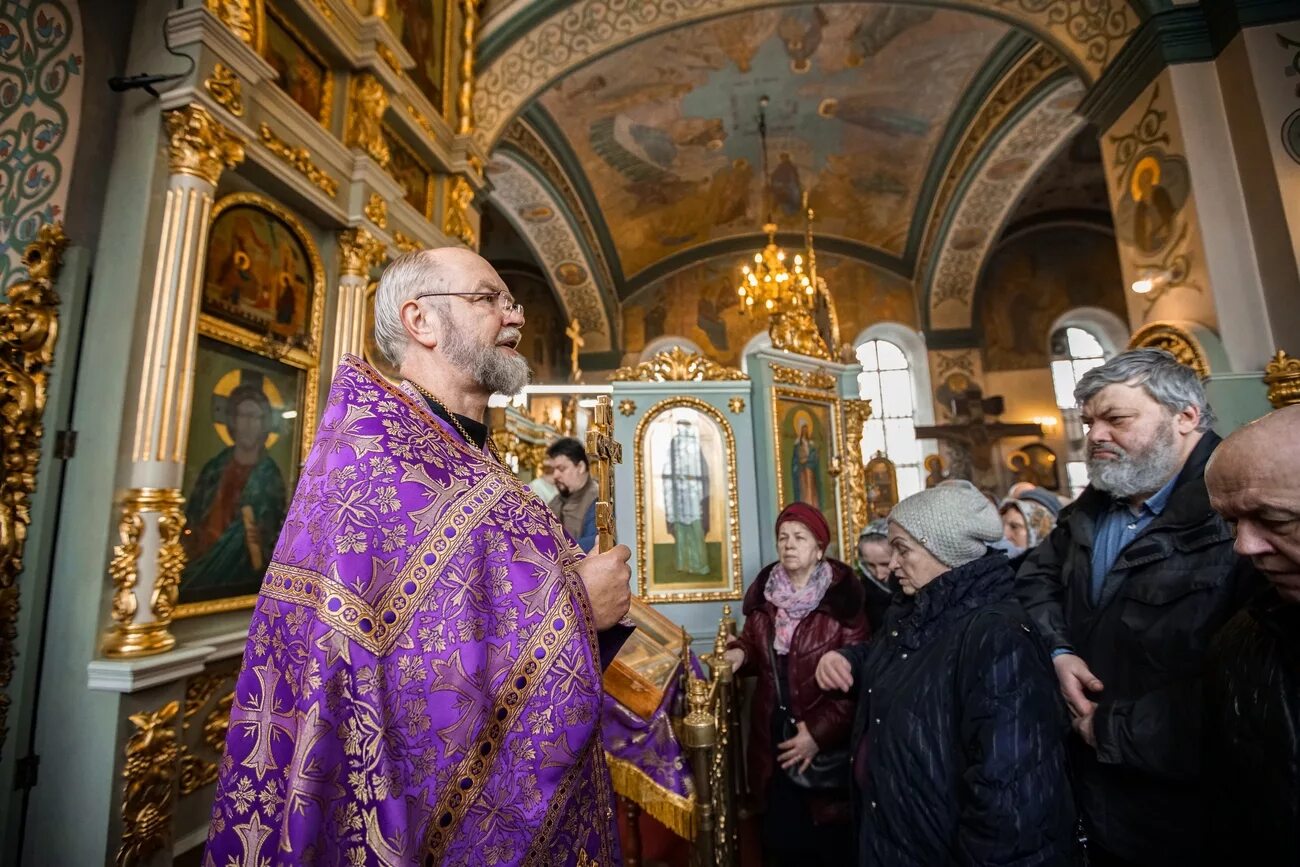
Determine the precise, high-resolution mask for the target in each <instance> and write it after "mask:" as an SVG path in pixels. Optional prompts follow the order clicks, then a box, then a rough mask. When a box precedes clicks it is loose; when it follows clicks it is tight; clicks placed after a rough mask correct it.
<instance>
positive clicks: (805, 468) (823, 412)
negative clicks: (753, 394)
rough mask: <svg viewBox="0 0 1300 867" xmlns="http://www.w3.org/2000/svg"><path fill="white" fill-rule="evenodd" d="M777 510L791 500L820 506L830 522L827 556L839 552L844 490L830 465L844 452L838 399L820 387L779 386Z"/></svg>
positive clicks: (776, 391)
mask: <svg viewBox="0 0 1300 867" xmlns="http://www.w3.org/2000/svg"><path fill="white" fill-rule="evenodd" d="M772 398H773V399H772V405H773V407H774V413H773V416H772V425H773V428H774V430H773V431H772V435H773V436H772V441H773V443H774V445H775V455H774V457H775V459H776V474H775V475H776V496H777V511H780V510H781V509H784V508H785V507H786V506H788V505H790V504H791V503H796V502H802V503H807V504H809V505H811V506H816V507H817V508H818V509H820V510H821V512H822V514H823V515H825V516H826V522H827V523H828V524H830V528H831V542H830V545H829V547H828V548H827V551H826V553H827V556H831V557H838V556H840V555H839V551H840V550H841V548H840V539H841V537H842V535H843V533H842V530H841V527H840V511H841V510H840V504H839V492H838V489H837V486H836V484H835V476H834V475H832V474H831V467H832V465H833V464H834V462H835V460H836V458H837V456H838V455H839V447H838V446H839V442H840V432H839V426H838V418H839V401H838V400H836V399H834V398H828V397H827V396H826V395H823V394H818V393H816V392H809V391H802V390H799V389H787V388H774V389H773V395H772Z"/></svg>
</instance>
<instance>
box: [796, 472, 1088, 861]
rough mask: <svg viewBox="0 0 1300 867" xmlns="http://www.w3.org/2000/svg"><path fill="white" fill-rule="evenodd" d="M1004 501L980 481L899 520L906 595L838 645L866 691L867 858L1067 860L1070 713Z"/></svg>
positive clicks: (857, 758)
mask: <svg viewBox="0 0 1300 867" xmlns="http://www.w3.org/2000/svg"><path fill="white" fill-rule="evenodd" d="M1001 536H1002V522H1001V520H1000V519H999V517H998V512H997V509H996V508H994V506H993V505H992V504H991V503H990V502H989V501H988V499H987V498H985V497H984V495H983V494H981V493H980V492H979V490H978V489H976V488H975V487H974V486H973V485H971V484H969V483H947V484H943V485H940V486H937V487H934V488H930V489H928V490H925V491H922V492H921V493H919V494H915V495H913V496H911V497H908V498H907V499H905V500H903V501H902V502H901V503H899V504H898V505H897V506H895V507H894V510H893V511H892V512H891V513H890V515H889V544H890V547H891V549H892V551H893V560H892V562H891V563H890V567H891V569H893V571H894V572H895V574H897V575H898V577H899V584H900V587H901V589H902V591H903V593H904V594H905V595H906V596H907V597H909V598H908V599H907V601H906V602H905V603H903V604H901V605H895V606H894V607H893V608H891V609H890V611H889V613H888V615H887V616H886V620H885V628H884V630H883V632H882V634H881V635H880V636H878V637H877V638H876V640H875V641H873V642H871V643H870V644H867V645H857V646H854V647H850V648H844V649H842V650H839V651H834V652H831V653H827V654H826V655H825V656H823V657H822V659H821V661H820V663H819V664H818V667H817V673H816V678H817V682H818V685H820V686H821V687H822V688H823V689H825V690H835V689H839V690H844V691H846V692H852V691H854V690H856V693H857V700H858V704H857V713H856V716H855V720H854V726H853V737H852V741H851V751H852V756H853V778H854V785H855V796H856V802H855V807H856V813H855V815H856V816H857V817H858V823H859V826H858V853H859V863H860V864H863V865H882V867H883V865H889V867H895V865H925V867H931V865H943V864H1017V865H1022V867H1027V865H1039V864H1069V863H1072V861H1073V860H1074V850H1075V841H1074V833H1073V831H1074V809H1073V803H1072V800H1071V797H1070V791H1069V784H1068V782H1067V779H1066V773H1065V736H1066V734H1067V733H1068V732H1069V723H1068V720H1067V716H1066V713H1065V708H1064V706H1063V704H1062V702H1061V699H1060V696H1059V695H1058V693H1057V688H1056V677H1055V674H1054V673H1053V670H1052V663H1051V660H1050V658H1049V656H1048V653H1047V649H1046V648H1045V647H1044V646H1043V645H1042V643H1041V641H1040V640H1039V638H1038V633H1037V631H1036V630H1034V629H1033V627H1032V626H1031V624H1030V623H1029V619H1028V617H1027V615H1026V614H1025V612H1024V610H1023V609H1022V608H1021V607H1020V603H1019V602H1018V601H1017V600H1016V597H1015V595H1014V594H1013V593H1012V583H1013V578H1014V574H1013V573H1012V571H1011V567H1010V566H1009V565H1008V563H1007V558H1006V555H1005V554H1003V553H1002V552H1000V551H995V550H992V549H991V548H990V547H989V545H990V543H992V542H995V541H997V540H998V539H1000V538H1001Z"/></svg>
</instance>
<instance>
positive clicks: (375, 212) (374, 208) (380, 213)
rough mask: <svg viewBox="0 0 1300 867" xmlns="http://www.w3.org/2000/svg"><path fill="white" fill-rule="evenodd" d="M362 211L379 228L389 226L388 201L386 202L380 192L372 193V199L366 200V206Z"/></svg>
mask: <svg viewBox="0 0 1300 867" xmlns="http://www.w3.org/2000/svg"><path fill="white" fill-rule="evenodd" d="M361 213H362V214H364V215H365V218H366V219H367V220H369V221H370V222H372V223H374V224H375V225H376V226H378V227H379V228H381V229H387V228H388V202H385V201H384V197H383V196H381V195H379V193H371V194H370V200H369V201H367V202H366V206H365V208H363V209H362V211H361Z"/></svg>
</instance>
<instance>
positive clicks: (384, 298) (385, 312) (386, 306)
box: [375, 250, 449, 367]
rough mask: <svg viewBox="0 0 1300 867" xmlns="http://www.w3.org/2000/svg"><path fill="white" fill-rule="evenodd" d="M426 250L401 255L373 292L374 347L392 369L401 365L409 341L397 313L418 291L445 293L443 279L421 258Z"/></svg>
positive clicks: (437, 271)
mask: <svg viewBox="0 0 1300 867" xmlns="http://www.w3.org/2000/svg"><path fill="white" fill-rule="evenodd" d="M428 252H429V251H428V250H416V251H415V252H412V253H403V254H402V255H400V256H398V257H397V258H396V259H394V260H393V262H392V264H390V265H389V266H388V267H387V268H385V269H384V273H383V276H381V277H380V278H379V288H378V289H376V290H375V345H376V346H378V347H379V351H380V352H382V353H383V354H384V358H386V359H388V362H389V363H390V364H392V365H393V366H394V367H401V366H402V359H403V358H404V357H405V356H406V345H407V343H409V342H410V338H409V337H408V335H407V333H406V328H405V326H403V325H402V318H401V316H400V315H399V314H398V311H399V310H400V309H401V307H402V305H403V304H405V303H406V302H407V301H410V300H411V299H412V298H414V297H415V296H416V295H418V294H420V292H421V291H432V292H447V291H449V289H448V283H447V278H446V277H445V276H444V275H443V274H442V273H441V269H439V268H438V266H437V265H436V264H434V263H433V262H432V261H430V259H431V258H432V257H430V256H427V255H425V254H426V253H428Z"/></svg>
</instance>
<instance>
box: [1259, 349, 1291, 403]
mask: <svg viewBox="0 0 1300 867" xmlns="http://www.w3.org/2000/svg"><path fill="white" fill-rule="evenodd" d="M1264 384H1265V385H1267V386H1268V400H1269V403H1271V404H1273V408H1274V409H1278V408H1280V407H1284V406H1293V405H1294V404H1297V403H1300V358H1292V357H1291V356H1289V355H1287V354H1286V353H1285V352H1283V351H1282V350H1280V349H1279V350H1278V351H1277V355H1275V356H1273V360H1272V361H1270V362H1269V363H1268V366H1266V367H1265V368H1264Z"/></svg>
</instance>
